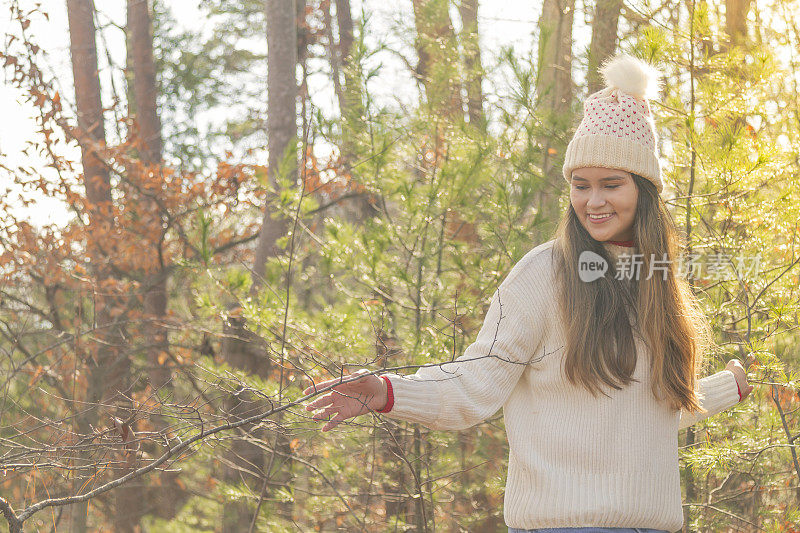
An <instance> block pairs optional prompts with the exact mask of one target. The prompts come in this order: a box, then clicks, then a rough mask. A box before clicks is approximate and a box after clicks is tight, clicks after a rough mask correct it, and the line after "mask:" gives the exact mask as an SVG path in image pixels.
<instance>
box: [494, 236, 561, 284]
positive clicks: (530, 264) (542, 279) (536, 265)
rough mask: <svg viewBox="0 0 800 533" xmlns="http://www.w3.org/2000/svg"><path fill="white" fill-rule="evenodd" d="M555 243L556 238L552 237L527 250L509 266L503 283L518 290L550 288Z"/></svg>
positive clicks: (552, 279)
mask: <svg viewBox="0 0 800 533" xmlns="http://www.w3.org/2000/svg"><path fill="white" fill-rule="evenodd" d="M555 245H556V239H552V240H549V241H547V242H544V243H542V244H539V245H537V246H535V247H534V248H532V249H531V250H529V251H528V252H527V253H526V254H525V255H524V256H522V258H521V259H520V260H519V261H517V263H516V264H515V265H514V266H513V267H512V268H511V271H510V272H509V273H508V276H506V279H505V280H504V281H503V285H505V286H506V287H509V288H511V287H513V288H515V289H517V290H519V291H530V290H534V291H537V292H540V291H541V290H543V289H545V288H547V289H552V286H553V284H554V283H553V282H554V279H555V278H554V273H555V266H556V255H555V252H556V247H555Z"/></svg>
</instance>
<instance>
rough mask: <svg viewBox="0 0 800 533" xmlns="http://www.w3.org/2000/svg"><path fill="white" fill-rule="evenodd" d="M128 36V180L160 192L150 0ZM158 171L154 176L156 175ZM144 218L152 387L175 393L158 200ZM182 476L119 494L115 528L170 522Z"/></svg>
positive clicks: (136, 10)
mask: <svg viewBox="0 0 800 533" xmlns="http://www.w3.org/2000/svg"><path fill="white" fill-rule="evenodd" d="M127 21H128V26H127V35H126V42H127V46H128V54H127V57H128V82H129V85H130V86H129V90H128V98H129V103H128V111H129V115H131V116H132V117H133V116H135V127H134V130H133V132H132V134H133V136H132V138H131V141H133V143H134V145H135V147H136V152H137V155H138V165H130V166H129V168H128V169H127V172H128V179H129V180H131V181H135V182H137V183H138V184H140V185H142V186H146V185H148V184H147V182H148V181H153V180H157V181H159V183H150V184H149V185H153V186H155V190H158V186H160V180H161V178H160V176H161V172H160V165H161V164H162V160H163V142H162V137H161V120H160V118H159V114H158V106H157V95H158V89H157V87H156V67H155V61H154V59H153V34H152V21H151V11H150V6H149V3H148V1H147V0H127ZM150 171H153V172H152V175H151V173H150ZM145 207H146V210H145V214H144V216H143V218H142V224H143V226H144V227H143V230H144V232H145V234H146V235H147V236H149V237H151V242H152V249H151V250H150V251H149V254H150V256H151V257H152V261H150V262H148V265H147V267H146V272H145V275H144V285H145V287H144V296H143V307H144V313H145V316H146V323H145V327H144V333H145V336H146V337H145V339H146V342H147V343H148V348H147V361H148V365H149V367H150V371H149V378H150V386H151V387H152V388H153V390H160V391H161V392H162V394H164V395H167V396H168V395H169V392H168V391H167V390H166V389H168V388H170V387H171V371H170V369H169V365H168V362H169V358H168V357H167V356H166V355H167V353H168V351H169V337H168V331H167V328H166V327H165V325H164V320H165V318H166V315H167V304H168V301H167V298H168V295H167V283H168V274H167V265H165V264H164V263H163V261H162V260H161V259H160V258H162V257H163V250H162V249H161V243H162V241H163V239H161V238H160V237H161V236H162V234H163V231H164V230H163V226H162V222H163V218H162V213H161V209H160V207H159V206H158V204H157V202H155V201H150V202H148V203H147V205H146V206H145ZM152 422H153V423H154V424H155V426H156V428H157V429H158V430H163V429H165V428H166V427H167V426H168V425H169V422H168V421H167V420H164V419H161V418H160V417H159V418H157V419H154V420H152ZM177 476H178V473H177V472H163V473H160V474H159V478H160V483H159V484H158V485H154V486H150V487H149V490H148V488H147V487H148V486H147V485H143V486H139V485H138V484H136V485H130V486H123V487H120V488H119V489H118V491H117V500H116V503H117V510H116V514H115V526H116V528H117V530H118V531H123V532H124V531H133V530H134V528H135V527H136V525H137V524H138V522H139V521H140V519H141V517H142V516H143V515H145V514H147V513H148V512H153V511H154V512H155V513H156V514H158V515H159V516H161V517H163V518H166V519H169V518H171V517H172V516H174V514H175V512H176V510H177V507H178V505H179V504H180V502H181V501H182V500H183V499H184V497H185V494H184V492H183V491H182V490H181V489H180V487H179V485H178V484H177Z"/></svg>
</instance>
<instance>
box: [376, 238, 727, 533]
mask: <svg viewBox="0 0 800 533" xmlns="http://www.w3.org/2000/svg"><path fill="white" fill-rule="evenodd" d="M554 242H555V240H551V241H548V242H546V243H544V244H541V245H539V246H537V247H536V248H534V249H533V250H531V251H530V252H528V253H527V254H526V255H525V256H524V257H523V258H522V259H521V260H520V261H519V262H518V263H517V264H516V265H515V266H514V268H513V269H512V270H511V272H510V273H509V274H508V276H507V277H506V279H505V280H504V281H503V282H502V283H501V284H500V287H499V289H498V290H497V291H495V292H494V295H493V297H492V301H491V304H490V307H489V310H488V311H487V314H486V318H485V319H484V323H483V326H482V327H481V329H480V332H479V333H478V337H477V339H476V340H475V342H474V343H473V344H471V345H470V346H469V347H468V348H467V349H466V350H465V352H464V354H463V355H462V356H461V357H458V358H457V359H456V360H455V361H454V362H448V363H444V364H441V365H438V364H436V365H434V366H426V367H422V368H420V369H418V370H417V372H416V373H415V374H413V375H408V376H402V375H398V374H384V375H385V376H387V377H388V378H389V380H390V381H391V384H392V389H393V392H394V406H393V407H392V409H391V411H389V412H388V413H385V416H388V417H391V418H396V419H399V420H406V421H410V422H416V423H419V424H422V425H423V426H425V427H428V428H430V429H434V430H459V429H466V428H469V427H471V426H474V425H475V424H477V423H479V422H481V421H483V420H485V419H487V418H489V417H490V416H492V415H493V414H495V413H496V412H497V410H498V409H499V408H500V407H502V408H503V414H504V419H505V427H506V434H507V437H508V443H509V456H508V475H507V479H506V493H505V498H504V506H503V514H504V518H505V522H506V524H507V525H508V526H511V527H515V528H522V529H533V528H546V527H581V526H605V527H641V528H655V529H665V530H668V531H676V530H678V529H680V528H681V527H682V524H683V513H682V510H681V488H680V479H679V468H678V429H679V428H684V427H687V426H689V425H691V424H693V423H695V422H697V421H698V420H700V419H702V418H705V417H707V416H711V415H714V414H716V413H719V412H720V411H723V410H725V409H727V408H729V407H731V406H733V405H734V404H736V403H737V402H738V401H739V394H738V391H737V386H736V379H735V378H734V375H733V373H732V372H731V371H729V370H723V371H721V372H717V373H716V374H713V375H710V376H708V377H705V378H703V379H700V380H698V382H699V390H700V393H701V395H702V396H701V397H702V398H703V400H702V405H703V408H704V409H706V410H707V413H704V414H703V415H691V416H690V415H688V414H686V413H683V412H679V411H677V410H672V409H670V408H669V407H668V406H667V405H666V404H664V403H663V402H658V401H657V400H656V399H655V397H654V396H653V395H652V393H651V391H650V379H649V372H647V370H648V366H649V365H648V364H647V361H648V360H647V359H644V358H645V357H649V355H648V354H647V350H646V348H645V347H644V345H643V343H642V342H641V340H640V339H639V338H638V337H636V336H634V339H635V343H636V346H637V352H638V353H639V355H640V360H639V363H638V364H637V366H636V370H635V373H634V377H635V378H636V379H638V380H639V382H633V383H632V384H631V385H629V386H627V387H625V388H623V389H622V390H619V391H615V390H614V389H609V388H606V389H605V390H606V392H607V393H608V394H609V396H610V397H606V396H603V395H599V396H598V397H597V398H594V397H592V395H591V394H590V393H589V392H588V391H586V390H585V389H584V388H582V387H579V386H573V385H571V384H570V383H569V382H568V381H567V380H566V378H564V377H563V376H562V375H561V369H562V357H563V353H564V350H563V346H564V328H563V324H562V323H561V322H560V321H559V320H558V314H557V309H558V307H557V305H558V303H557V300H556V293H555V287H556V284H555V283H554V281H555V278H554V274H555V273H554V263H552V262H551V261H552V260H553V252H554V249H553V244H554ZM604 246H606V248H607V249H608V250H609V252H611V253H612V256H613V257H615V258H616V257H618V256H619V255H620V254H621V253H626V252H627V253H633V252H634V251H635V248H634V249H632V248H625V247H621V246H616V245H612V244H609V243H605V244H604ZM654 275H659V274H654ZM489 354H490V355H489Z"/></svg>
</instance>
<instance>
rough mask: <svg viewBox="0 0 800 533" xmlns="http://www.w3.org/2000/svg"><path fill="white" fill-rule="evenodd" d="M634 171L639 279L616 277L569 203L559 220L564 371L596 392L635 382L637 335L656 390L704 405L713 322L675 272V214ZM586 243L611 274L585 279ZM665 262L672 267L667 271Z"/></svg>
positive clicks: (679, 245) (677, 402)
mask: <svg viewBox="0 0 800 533" xmlns="http://www.w3.org/2000/svg"><path fill="white" fill-rule="evenodd" d="M632 176H633V180H634V183H635V184H636V187H637V188H638V190H639V195H638V201H637V205H636V215H635V217H634V222H633V224H634V228H633V230H634V241H635V242H636V245H637V247H638V250H637V253H640V254H642V256H641V267H640V271H639V275H638V279H637V276H634V277H633V279H632V280H628V279H616V276H615V275H614V274H615V268H614V266H615V260H614V258H613V257H611V256H610V255H609V253H608V251H607V250H606V249H605V248H604V247H603V244H602V243H601V242H599V241H596V240H595V239H594V238H593V237H592V236H591V235H590V234H589V232H588V231H586V229H585V228H584V227H583V225H581V223H580V221H579V220H578V217H577V215H576V213H575V210H574V209H573V208H572V204H571V203H570V204H569V207H568V208H567V210H566V211H565V212H564V216H563V217H562V218H561V220H560V221H559V224H558V228H557V230H556V246H555V251H556V261H557V264H558V265H559V268H558V269H557V271H558V273H559V274H558V277H559V282H560V285H561V290H560V295H561V296H560V308H561V309H560V310H561V313H562V318H563V320H564V324H566V328H567V331H566V333H567V335H566V346H565V350H566V355H565V362H564V370H565V372H566V375H567V378H568V379H569V381H570V382H571V383H573V384H576V383H578V384H581V385H583V386H584V387H585V388H586V389H587V390H589V392H591V393H592V394H593V395H595V396H596V395H597V392H598V391H600V392H603V391H602V387H601V384H602V383H604V384H606V385H608V386H610V387H612V388H614V389H617V390H619V389H621V388H622V387H623V386H626V385H628V384H629V383H630V382H631V381H634V378H633V377H632V375H633V372H634V370H635V368H636V357H637V353H636V347H635V344H634V337H633V336H634V334H636V335H638V336H639V337H640V339H641V340H642V341H643V342H644V343H645V344H646V346H647V347H648V348H649V351H650V354H651V358H650V376H651V381H652V392H653V394H654V395H655V397H656V398H658V399H661V400H666V401H667V402H668V403H669V405H670V406H671V407H672V408H673V409H679V408H684V409H686V410H688V411H697V410H701V411H702V408H701V407H700V403H699V400H698V398H697V396H696V394H695V392H696V391H695V386H696V372H697V370H698V369H699V368H700V366H701V365H702V363H703V361H704V359H705V354H706V353H707V351H708V350H709V349H711V347H712V346H713V338H712V335H711V328H710V326H709V323H708V320H707V319H706V317H705V315H704V314H703V312H702V310H701V308H700V305H699V302H698V300H697V298H696V297H695V295H694V294H693V293H692V290H691V288H690V286H689V284H688V283H687V281H686V280H685V279H683V278H681V277H680V276H678V273H677V272H676V269H677V258H678V254H679V250H682V249H683V247H684V245H683V242H682V241H681V239H680V236H679V234H678V231H677V229H676V226H675V222H674V220H673V219H672V216H671V215H670V213H669V211H667V208H666V205H665V204H664V201H663V199H662V198H661V197H660V196H659V194H658V191H657V189H656V187H655V186H654V185H653V183H652V182H650V181H649V180H647V179H644V178H642V177H641V176H638V175H636V174H632ZM584 250H590V251H592V252H594V253H596V254H598V255H600V256H602V257H603V258H605V260H606V262H607V263H608V264H609V265H610V266H609V272H607V273H606V275H605V276H603V277H600V278H598V279H597V280H595V281H592V282H588V283H585V282H583V281H581V279H580V278H579V276H578V271H579V270H578V269H579V264H578V258H579V256H580V254H581V252H583V251H584ZM664 254H666V256H665V255H664ZM665 257H666V260H667V262H666V263H657V264H656V266H655V268H654V270H653V274H652V276H650V279H646V278H647V277H648V273H649V272H650V264H651V262H652V261H653V259H655V260H656V261H663V260H664V258H665ZM660 266H666V267H667V268H666V271H667V273H666V277H665V276H664V274H663V273H662V271H661V270H659V267H660ZM623 278H624V276H623ZM603 394H605V392H603Z"/></svg>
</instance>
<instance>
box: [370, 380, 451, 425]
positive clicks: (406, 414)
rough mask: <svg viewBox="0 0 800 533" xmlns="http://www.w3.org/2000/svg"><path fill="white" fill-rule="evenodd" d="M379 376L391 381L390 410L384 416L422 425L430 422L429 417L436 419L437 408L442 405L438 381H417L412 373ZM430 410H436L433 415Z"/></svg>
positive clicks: (437, 416)
mask: <svg viewBox="0 0 800 533" xmlns="http://www.w3.org/2000/svg"><path fill="white" fill-rule="evenodd" d="M381 377H385V378H387V379H388V380H389V381H391V383H392V390H393V392H394V405H392V410H391V411H389V412H387V413H384V416H388V417H390V418H396V419H399V420H405V421H407V422H415V423H420V424H423V425H427V424H430V423H431V419H433V420H438V418H439V413H438V410H439V409H440V408H441V405H442V402H441V396H440V394H439V383H438V382H436V381H432V380H424V381H418V380H416V379H414V377H413V375H412V376H401V375H399V374H381ZM432 411H434V412H436V414H435V415H434V416H433V417H431V414H432Z"/></svg>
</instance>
